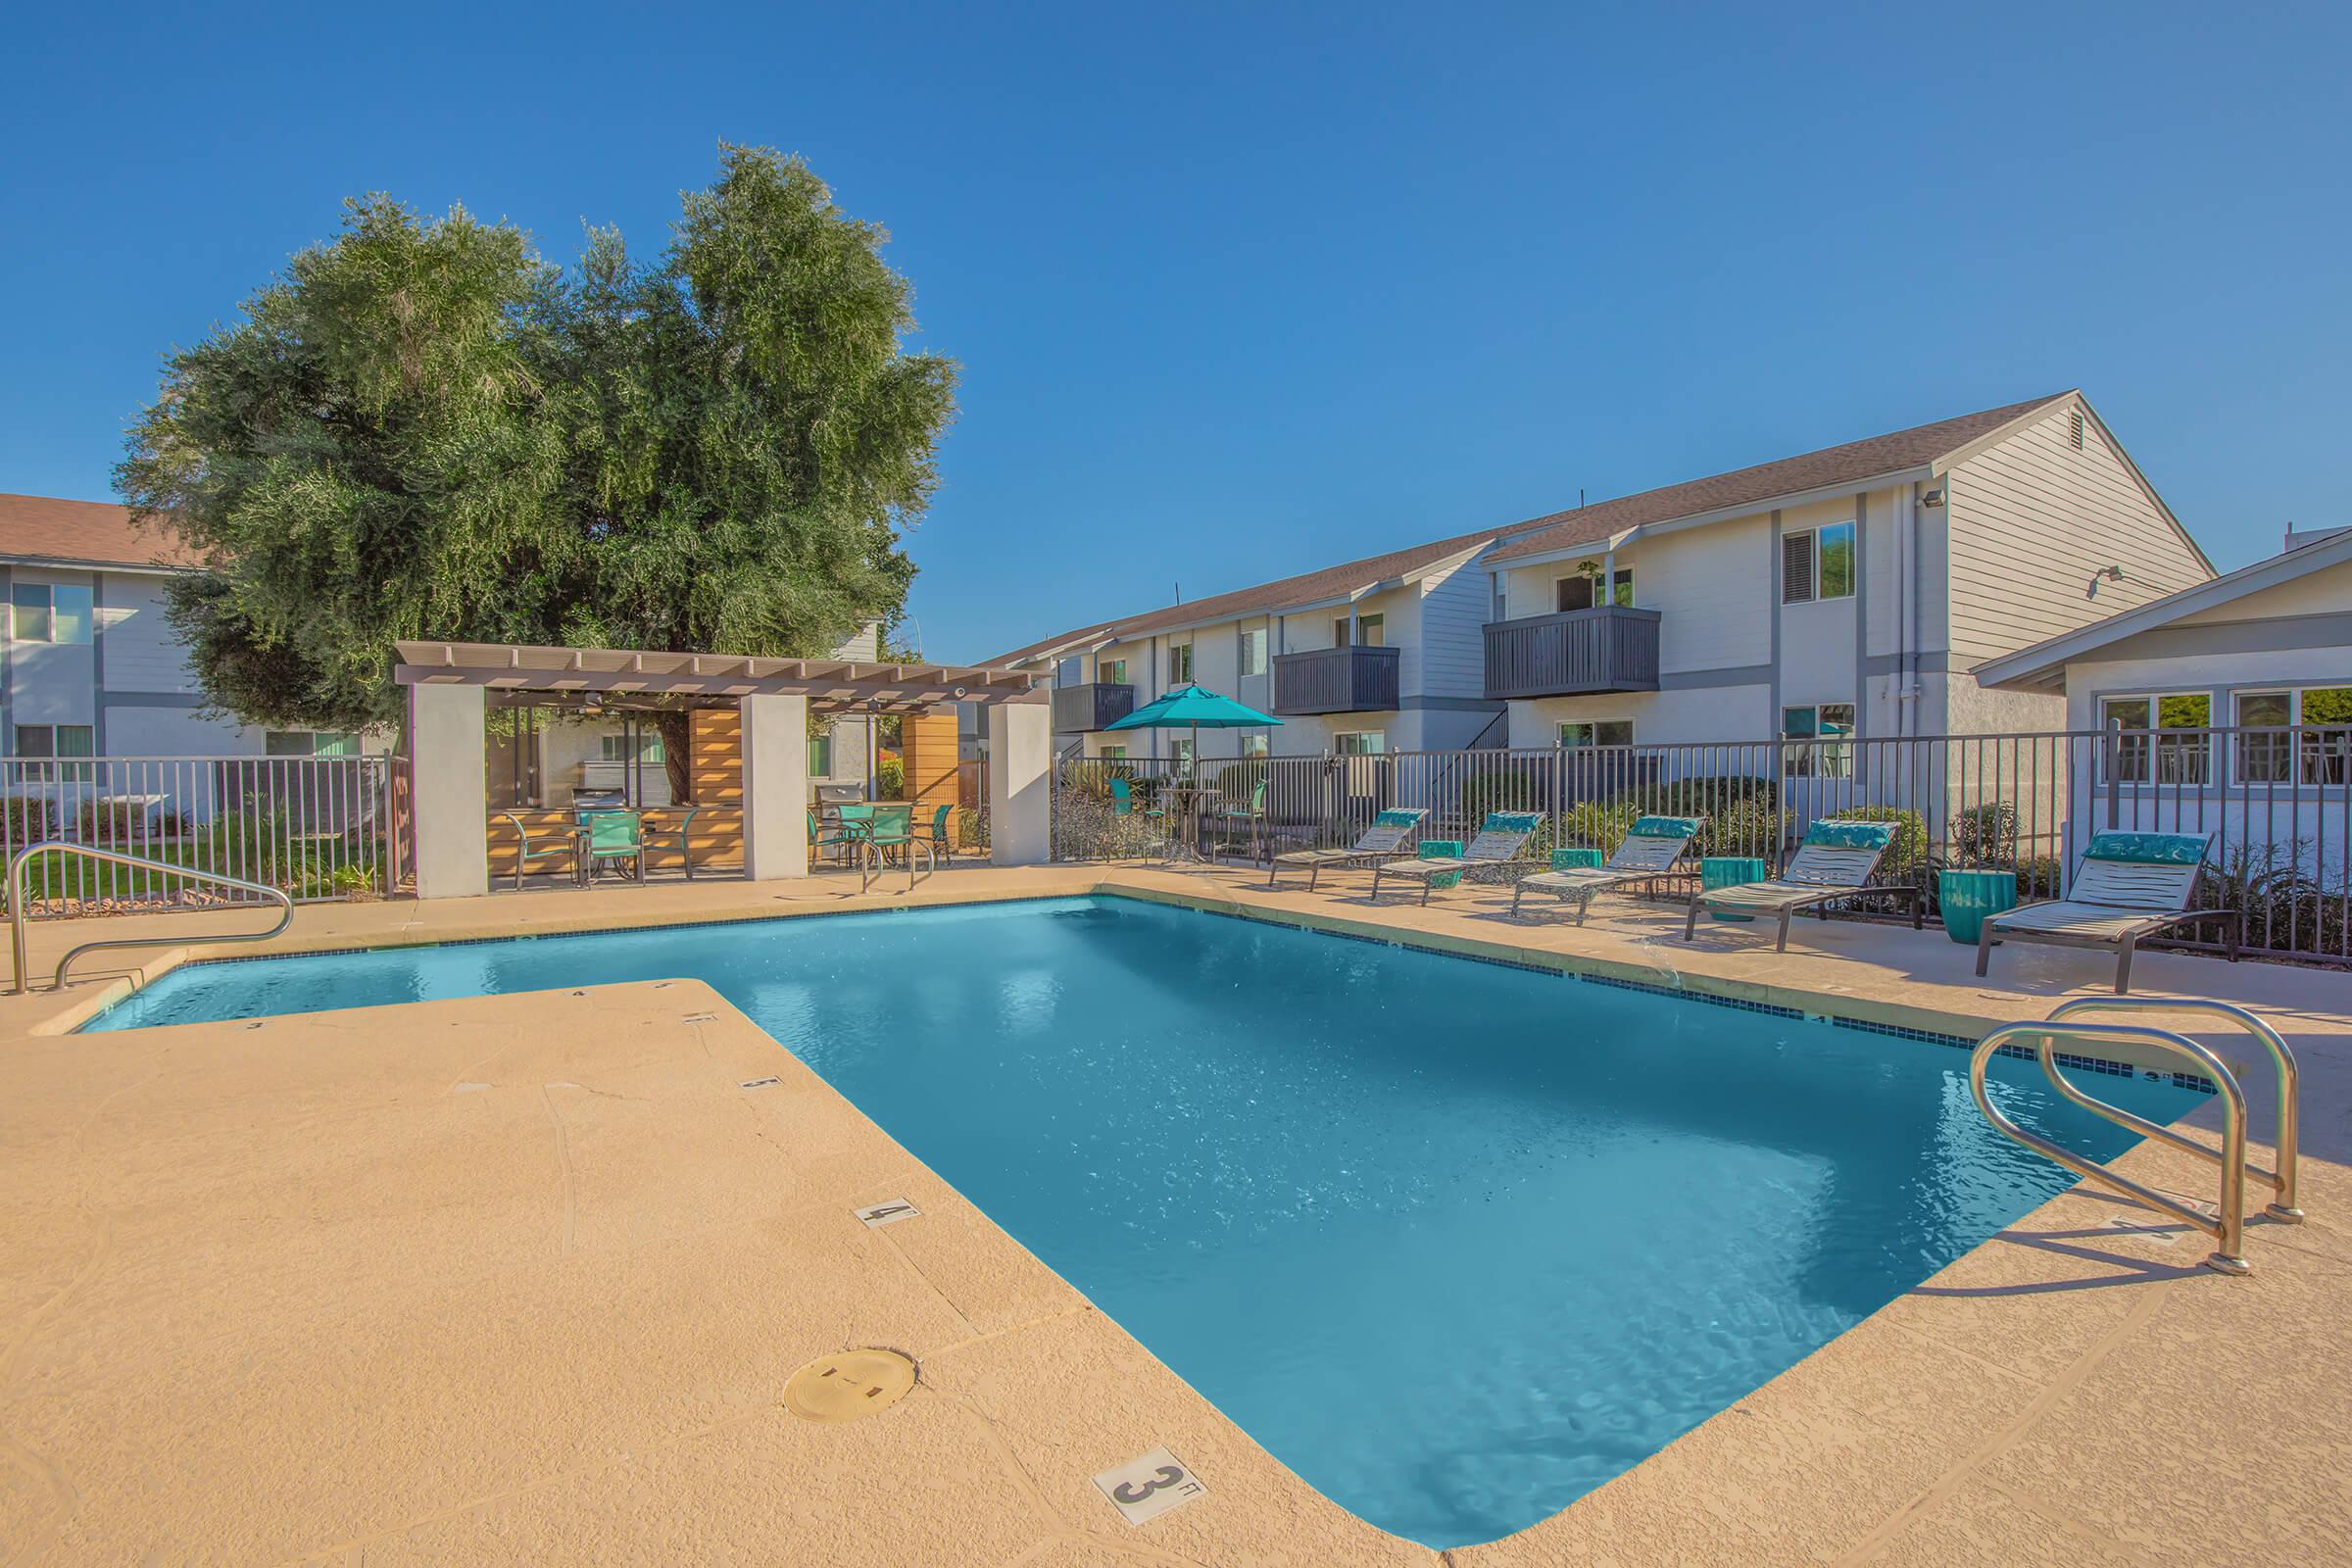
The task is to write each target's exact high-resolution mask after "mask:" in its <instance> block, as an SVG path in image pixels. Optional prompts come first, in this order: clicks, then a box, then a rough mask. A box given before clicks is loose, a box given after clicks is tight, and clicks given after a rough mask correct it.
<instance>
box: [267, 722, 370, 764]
mask: <svg viewBox="0 0 2352 1568" xmlns="http://www.w3.org/2000/svg"><path fill="white" fill-rule="evenodd" d="M262 753H263V755H264V756H266V757H357V756H359V755H360V738H359V737H358V736H357V735H352V734H347V733H344V732H341V731H337V730H310V729H273V730H271V731H270V733H269V734H267V735H265V736H263V737H262Z"/></svg>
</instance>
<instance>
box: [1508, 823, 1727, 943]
mask: <svg viewBox="0 0 2352 1568" xmlns="http://www.w3.org/2000/svg"><path fill="white" fill-rule="evenodd" d="M1706 820H1707V819H1706V818H1705V817H1703V816H1644V817H1642V818H1640V819H1638V820H1637V821H1636V822H1635V823H1634V825H1633V827H1632V828H1630V829H1629V830H1627V832H1626V835H1625V842H1624V843H1622V844H1620V845H1618V846H1617V853H1616V854H1614V855H1612V856H1610V857H1609V860H1608V863H1607V864H1606V865H1600V866H1580V867H1571V868H1569V869H1566V870H1559V871H1538V872H1537V873H1536V874H1535V875H1533V876H1523V877H1521V878H1520V879H1519V880H1518V881H1516V882H1514V883H1512V884H1511V913H1513V914H1517V913H1518V912H1519V899H1520V896H1521V895H1522V894H1524V893H1526V892H1527V891H1528V890H1529V889H1531V888H1532V889H1534V890H1535V891H1536V892H1538V893H1556V894H1558V895H1559V896H1560V898H1562V899H1564V900H1569V899H1572V900H1574V901H1575V903H1576V923H1577V924H1578V925H1583V924H1584V923H1585V916H1586V915H1587V914H1588V913H1589V912H1591V910H1592V908H1593V900H1594V899H1596V898H1598V897H1599V896H1600V895H1601V894H1603V893H1606V892H1608V891H1609V890H1610V889H1611V888H1621V887H1625V886H1628V885H1630V884H1632V883H1635V882H1647V881H1651V880H1653V879H1655V878H1657V877H1661V876H1664V875H1665V874H1666V873H1667V872H1669V871H1671V870H1673V869H1674V866H1675V862H1677V861H1678V860H1680V859H1682V858H1683V857H1684V856H1685V855H1687V854H1688V853H1690V849H1691V840H1692V839H1693V838H1696V837H1697V836H1698V830H1699V828H1700V827H1702V826H1703V825H1705V823H1706Z"/></svg>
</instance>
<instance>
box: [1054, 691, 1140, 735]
mask: <svg viewBox="0 0 2352 1568" xmlns="http://www.w3.org/2000/svg"><path fill="white" fill-rule="evenodd" d="M1134 711H1135V688H1134V687H1132V686H1110V685H1102V684H1098V683H1096V682H1093V681H1089V682H1088V683H1087V684H1085V685H1083V686H1056V687H1054V733H1055V734H1056V735H1092V734H1094V733H1095V732H1096V731H1097V730H1104V729H1108V728H1109V727H1110V726H1111V725H1113V724H1115V723H1117V722H1118V721H1119V720H1120V719H1122V718H1125V717H1126V716H1127V715H1128V714H1129V713H1132V712H1134Z"/></svg>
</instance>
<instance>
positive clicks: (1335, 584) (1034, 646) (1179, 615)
mask: <svg viewBox="0 0 2352 1568" xmlns="http://www.w3.org/2000/svg"><path fill="white" fill-rule="evenodd" d="M1518 526H1519V527H1522V528H1525V527H1533V526H1535V524H1533V523H1521V524H1519V525H1518ZM1512 531H1513V530H1512V529H1510V528H1481V529H1480V530H1479V531H1478V532H1476V533H1465V534H1457V535H1455V536H1454V537H1452V538H1450V539H1439V540H1434V541H1432V542H1431V543H1429V544H1425V545H1414V546H1412V547H1411V548H1409V549H1405V550H1392V551H1390V552H1389V553H1388V554H1386V555H1380V556H1366V557H1364V558H1363V559H1362V560H1360V561H1349V562H1344V563H1342V564H1339V565H1337V566H1325V567H1323V568H1322V569H1321V570H1319V571H1306V572H1300V573H1299V575H1297V576H1295V577H1281V578H1277V579H1276V580H1274V581H1273V582H1261V583H1257V584H1255V585H1253V586H1251V587H1249V588H1236V589H1234V590H1233V591H1232V592H1231V593H1222V594H1212V595H1210V596H1209V597H1208V598H1206V599H1195V600H1190V601H1188V602H1186V603H1183V604H1175V605H1169V606H1167V607H1166V608H1164V609H1161V610H1147V611H1140V612H1138V613H1135V614H1132V615H1124V616H1121V617H1119V618H1117V619H1115V620H1101V621H1096V622H1095V623H1093V624H1092V625H1087V626H1078V627H1074V628H1072V629H1071V630H1069V631H1065V632H1061V633H1059V634H1058V635H1056V636H1053V637H1048V638H1046V639H1044V640H1043V641H1040V642H1034V643H1031V644H1029V645H1028V646H1027V647H1025V648H1016V649H1014V650H1013V651H1012V652H1010V653H1008V654H1000V655H998V656H997V657H996V658H995V659H992V660H990V661H989V663H991V664H1017V663H1019V662H1022V661H1024V660H1029V659H1037V658H1041V657H1043V656H1046V655H1049V654H1057V653H1059V652H1061V651H1062V650H1064V649H1067V648H1074V647H1091V646H1093V645H1095V644H1098V643H1104V642H1120V641H1125V640H1126V639H1128V638H1130V637H1148V636H1150V635H1151V634H1152V633H1153V632H1157V631H1172V630H1175V629H1178V628H1180V627H1184V626H1198V625H1201V624H1202V623H1203V622H1206V621H1212V620H1227V619H1231V618H1232V617H1234V616H1237V615H1260V614H1278V613H1281V612H1283V611H1286V610H1298V609H1301V608H1303V607H1305V606H1308V605H1326V604H1332V603H1335V602H1337V601H1341V600H1345V599H1348V598H1349V597H1351V596H1353V595H1356V594H1360V593H1363V592H1365V591H1367V590H1369V589H1373V588H1377V587H1380V586H1381V585H1382V584H1384V583H1395V582H1402V581H1405V580H1407V579H1410V578H1413V577H1416V576H1419V575H1420V574H1421V573H1423V572H1425V571H1427V570H1429V569H1430V568H1431V567H1433V566H1436V565H1438V564H1440V563H1442V562H1445V561H1447V560H1450V559H1451V558H1453V557H1455V556H1459V555H1465V554H1467V553H1469V552H1470V551H1473V550H1479V549H1483V548H1485V547H1486V546H1487V545H1489V544H1491V543H1493V542H1494V541H1495V540H1496V539H1498V538H1501V537H1503V536H1505V535H1507V534H1509V533H1511V532H1512Z"/></svg>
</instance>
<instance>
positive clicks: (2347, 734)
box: [2235, 686, 2352, 786]
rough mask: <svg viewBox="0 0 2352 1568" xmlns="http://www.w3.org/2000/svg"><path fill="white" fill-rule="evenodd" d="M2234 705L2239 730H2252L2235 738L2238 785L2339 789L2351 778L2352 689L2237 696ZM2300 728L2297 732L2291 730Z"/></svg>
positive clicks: (2323, 688) (2306, 689)
mask: <svg viewBox="0 0 2352 1568" xmlns="http://www.w3.org/2000/svg"><path fill="white" fill-rule="evenodd" d="M2235 704H2236V707H2235V714H2236V720H2237V725H2238V728H2239V729H2240V730H2243V731H2254V732H2256V733H2247V734H2240V735H2239V736H2238V737H2237V781H2238V782H2239V783H2240V784H2292V783H2295V782H2298V781H2300V782H2302V783H2305V784H2322V785H2336V786H2341V785H2342V784H2344V783H2345V782H2346V781H2347V778H2348V777H2352V686H2306V687H2303V688H2301V689H2300V690H2297V689H2294V688H2286V689H2282V690H2278V691H2267V692H2239V693H2238V694H2237V695H2236V698H2235ZM2298 724H2299V725H2301V726H2303V728H2302V730H2301V731H2300V733H2296V732H2294V731H2292V730H2290V728H2289V726H2291V725H2298ZM2266 729H2268V730H2276V731H2277V732H2278V733H2276V734H2262V733H2259V732H2260V731H2262V730H2266Z"/></svg>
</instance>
